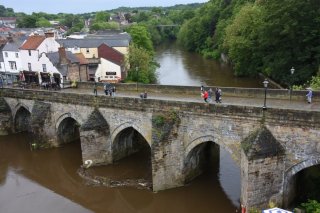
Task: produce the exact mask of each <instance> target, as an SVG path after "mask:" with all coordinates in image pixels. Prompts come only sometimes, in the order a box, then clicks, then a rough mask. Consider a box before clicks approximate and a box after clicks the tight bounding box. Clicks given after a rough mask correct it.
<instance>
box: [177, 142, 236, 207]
mask: <svg viewBox="0 0 320 213" xmlns="http://www.w3.org/2000/svg"><path fill="white" fill-rule="evenodd" d="M183 172H184V174H186V176H185V177H186V178H185V183H190V182H191V181H192V180H194V179H195V178H198V177H199V176H200V175H202V176H204V177H206V178H209V179H212V181H213V180H218V181H219V187H221V188H222V190H223V191H224V192H225V195H227V197H228V198H229V199H230V200H231V201H232V203H233V205H235V206H239V203H240V201H239V200H240V184H241V183H240V168H239V167H238V166H237V165H236V164H235V162H234V161H233V159H232V158H231V155H230V154H229V153H228V152H227V151H226V150H225V149H223V148H222V147H220V146H219V145H217V144H216V143H214V142H202V143H200V144H198V145H197V146H195V147H194V148H193V149H192V150H191V151H190V152H189V153H188V155H187V157H186V158H185V162H184V170H183Z"/></svg>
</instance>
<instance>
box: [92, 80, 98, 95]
mask: <svg viewBox="0 0 320 213" xmlns="http://www.w3.org/2000/svg"><path fill="white" fill-rule="evenodd" d="M93 94H94V95H95V96H96V97H97V95H98V90H97V82H94V84H93Z"/></svg>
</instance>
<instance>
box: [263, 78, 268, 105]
mask: <svg viewBox="0 0 320 213" xmlns="http://www.w3.org/2000/svg"><path fill="white" fill-rule="evenodd" d="M262 83H263V86H264V104H263V107H262V109H263V110H266V109H267V105H266V102H267V88H268V84H269V81H268V80H267V79H265V80H264V81H263V82H262Z"/></svg>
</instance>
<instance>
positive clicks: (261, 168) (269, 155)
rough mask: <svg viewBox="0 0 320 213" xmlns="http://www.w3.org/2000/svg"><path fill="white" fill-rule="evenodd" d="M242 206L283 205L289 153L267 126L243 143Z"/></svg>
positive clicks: (264, 206) (263, 206)
mask: <svg viewBox="0 0 320 213" xmlns="http://www.w3.org/2000/svg"><path fill="white" fill-rule="evenodd" d="M241 147H242V151H241V203H242V204H243V205H245V206H246V207H247V209H250V208H251V207H258V208H267V207H268V204H269V203H270V202H273V203H275V204H276V205H277V206H282V204H283V183H284V171H285V151H284V148H283V147H282V145H281V144H280V143H279V142H278V141H277V140H276V139H275V138H274V136H273V135H272V134H271V132H270V131H269V130H268V129H267V128H266V127H261V128H260V129H258V130H257V131H255V132H253V133H252V134H250V135H249V136H248V137H247V138H246V139H245V140H244V141H243V142H242V143H241Z"/></svg>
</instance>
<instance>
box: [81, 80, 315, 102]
mask: <svg viewBox="0 0 320 213" xmlns="http://www.w3.org/2000/svg"><path fill="white" fill-rule="evenodd" d="M115 86H116V88H117V90H119V91H137V84H133V83H131V84H127V83H125V84H121V83H119V84H115ZM98 87H99V88H100V89H101V90H102V89H103V83H98ZM216 87H219V86H215V85H214V86H206V87H205V88H206V89H209V88H212V89H213V90H214V89H215V88H216ZM78 88H80V89H92V88H93V83H92V82H79V83H78ZM219 88H221V89H222V93H223V96H227V97H228V96H229V97H245V98H261V99H263V98H264V88H241V87H219ZM138 90H139V92H144V91H147V92H150V93H159V94H184V95H195V96H199V95H200V86H199V87H196V86H174V85H158V84H139V85H138ZM289 92H290V91H289V90H288V89H268V92H267V98H268V99H269V98H271V99H283V100H289V98H290V93H289ZM306 94H307V91H306V90H294V91H292V100H306ZM313 101H320V91H314V92H313Z"/></svg>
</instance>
